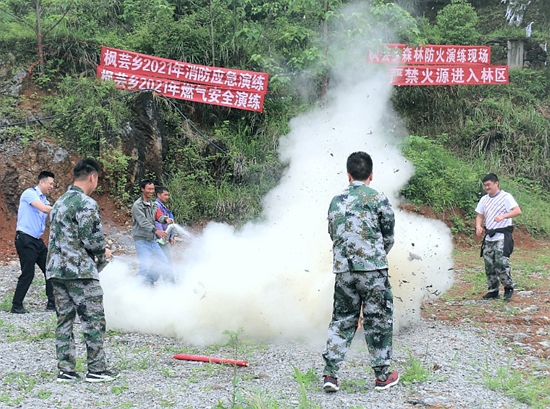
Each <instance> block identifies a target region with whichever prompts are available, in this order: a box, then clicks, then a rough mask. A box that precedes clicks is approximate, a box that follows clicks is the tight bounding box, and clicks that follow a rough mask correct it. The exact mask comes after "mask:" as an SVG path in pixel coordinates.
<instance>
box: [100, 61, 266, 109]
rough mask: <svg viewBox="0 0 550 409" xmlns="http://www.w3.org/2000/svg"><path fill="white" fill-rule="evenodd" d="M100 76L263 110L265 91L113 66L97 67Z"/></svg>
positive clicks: (175, 95)
mask: <svg viewBox="0 0 550 409" xmlns="http://www.w3.org/2000/svg"><path fill="white" fill-rule="evenodd" d="M97 77H98V78H100V79H102V80H104V81H110V80H112V81H114V82H115V84H116V87H117V88H120V89H128V90H154V91H155V92H157V93H159V94H160V95H163V96H165V97H168V98H176V99H182V100H186V101H192V102H200V103H204V104H211V105H219V106H225V107H228V108H237V109H244V110H248V111H257V112H262V110H263V103H264V97H265V92H263V93H262V92H253V91H240V90H239V89H230V88H221V87H214V86H209V85H203V84H192V83H189V82H183V81H173V80H171V79H168V78H158V77H152V76H146V75H136V74H134V73H132V72H131V71H126V70H121V69H116V68H113V67H109V68H107V67H103V66H98V67H97Z"/></svg>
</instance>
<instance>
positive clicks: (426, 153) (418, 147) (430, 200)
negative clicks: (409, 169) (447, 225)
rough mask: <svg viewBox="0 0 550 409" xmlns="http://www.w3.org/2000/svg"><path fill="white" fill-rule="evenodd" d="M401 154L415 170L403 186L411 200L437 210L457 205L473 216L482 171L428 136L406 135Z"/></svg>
mask: <svg viewBox="0 0 550 409" xmlns="http://www.w3.org/2000/svg"><path fill="white" fill-rule="evenodd" d="M403 153H404V155H405V156H406V157H407V159H409V160H410V161H411V162H412V163H413V164H414V166H415V168H416V172H415V174H414V175H413V176H412V177H411V179H410V180H409V182H408V184H407V186H405V187H404V188H403V189H402V192H401V193H402V194H403V196H404V197H405V198H406V199H408V200H409V201H410V202H412V203H414V204H419V205H429V206H432V207H433V208H434V210H436V211H444V210H448V209H453V208H454V207H458V208H460V209H462V210H463V211H464V212H465V214H466V215H469V216H473V215H474V213H473V211H474V208H475V205H476V203H477V201H478V200H479V192H480V191H481V184H480V180H481V178H482V177H483V176H484V173H483V172H480V171H479V170H476V169H474V167H473V166H472V165H468V164H466V163H464V162H461V161H459V160H458V159H457V158H456V157H455V156H454V155H452V153H450V152H449V151H446V150H445V149H444V148H443V147H441V146H440V145H438V144H437V143H436V142H433V141H431V140H429V139H426V138H423V137H420V136H410V137H408V138H407V139H406V140H405V142H404V146H403Z"/></svg>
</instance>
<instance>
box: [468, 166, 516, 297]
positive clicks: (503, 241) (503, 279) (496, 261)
mask: <svg viewBox="0 0 550 409" xmlns="http://www.w3.org/2000/svg"><path fill="white" fill-rule="evenodd" d="M483 187H484V189H485V191H486V192H487V194H486V195H485V196H483V197H482V198H481V200H480V201H479V203H478V205H477V207H476V213H477V217H476V234H477V235H478V236H481V235H482V234H483V233H484V232H485V237H484V238H483V243H482V246H481V255H482V256H483V260H484V261H485V274H486V275H487V288H488V291H487V294H485V295H484V296H483V298H484V299H491V298H499V295H498V292H499V287H500V284H502V285H503V286H504V300H505V301H509V300H510V299H511V298H512V295H513V294H514V281H513V280H512V276H511V274H510V254H512V251H514V240H513V238H512V232H513V231H514V226H512V218H514V217H516V216H519V215H520V214H521V209H520V207H519V205H518V204H517V202H516V200H515V199H514V197H513V196H512V195H511V194H510V193H507V192H505V191H504V190H500V187H499V182H498V177H497V175H495V174H494V173H489V174H488V175H486V176H485V177H484V178H483ZM483 220H485V228H483V227H482V223H483Z"/></svg>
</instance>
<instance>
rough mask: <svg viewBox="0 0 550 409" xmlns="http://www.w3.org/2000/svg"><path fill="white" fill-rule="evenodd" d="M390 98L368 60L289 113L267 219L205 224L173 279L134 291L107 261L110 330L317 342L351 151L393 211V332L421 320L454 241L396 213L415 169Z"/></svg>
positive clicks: (328, 303) (427, 223)
mask: <svg viewBox="0 0 550 409" xmlns="http://www.w3.org/2000/svg"><path fill="white" fill-rule="evenodd" d="M364 55H366V54H364ZM346 78H353V81H349V80H346ZM390 95H391V85H389V80H388V78H387V76H386V74H385V71H376V70H373V69H369V68H368V67H365V66H363V67H362V70H361V71H360V72H355V73H353V75H351V76H349V75H343V76H342V79H341V81H340V82H339V85H338V87H337V88H335V89H331V90H330V99H329V101H327V103H326V104H325V106H324V107H322V108H317V109H316V110H314V111H311V112H309V113H306V114H303V115H300V116H299V117H297V118H294V119H293V120H292V121H291V123H290V129H291V131H290V132H289V134H288V135H286V136H284V137H283V138H282V139H281V141H280V152H279V153H280V157H281V159H282V160H283V161H285V162H288V164H289V165H288V168H287V170H286V172H285V173H284V175H283V177H282V178H281V181H280V183H279V185H278V186H276V187H275V188H274V189H273V190H272V191H271V192H269V193H268V195H267V196H266V197H265V198H264V214H263V216H264V217H263V218H262V221H258V222H251V223H248V224H247V225H245V226H244V227H243V228H242V229H240V230H239V231H236V230H235V229H234V228H233V227H231V226H228V225H225V224H220V223H210V224H208V225H207V226H206V228H205V229H204V231H203V232H202V234H201V235H200V236H199V237H195V238H194V239H193V240H192V241H190V242H189V245H188V246H187V247H186V248H185V250H184V251H183V252H182V253H181V254H175V255H174V258H175V259H177V260H178V261H175V263H174V268H175V270H176V272H177V274H178V277H179V280H178V283H177V284H176V285H175V286H170V285H162V284H161V285H158V286H156V287H155V288H147V287H144V286H141V285H140V284H139V282H138V280H137V279H136V278H135V277H133V276H132V274H131V273H130V268H129V267H128V265H127V263H124V262H122V261H114V262H113V263H111V264H110V265H109V266H108V267H106V268H105V270H104V271H103V272H102V273H101V282H102V285H103V288H104V291H105V311H106V315H107V323H108V326H109V327H110V328H119V329H123V330H129V331H140V332H152V333H159V334H165V335H169V336H177V337H180V338H182V339H184V340H185V341H187V342H191V343H195V344H209V343H215V342H220V341H221V340H224V339H226V336H224V335H222V332H223V331H225V330H230V331H236V330H238V329H239V328H241V327H242V328H244V330H245V333H246V335H247V336H248V337H254V338H258V339H268V340H274V339H288V338H295V337H300V338H303V339H310V340H312V341H315V342H324V339H325V336H326V331H327V327H328V323H329V321H330V316H331V311H332V288H333V285H334V275H333V274H332V272H331V271H332V253H331V250H332V243H331V241H330V238H329V235H328V233H327V221H326V216H327V210H328V205H329V203H330V200H331V198H332V197H333V196H334V195H336V194H338V193H340V192H341V191H342V190H343V189H344V188H345V187H346V186H347V183H348V182H347V175H346V170H345V163H346V159H347V157H348V155H349V154H350V153H352V152H355V151H359V150H362V151H366V152H368V153H369V154H371V156H372V157H373V161H374V180H373V182H372V183H371V187H373V188H374V189H377V190H379V191H382V192H384V193H385V194H386V195H387V196H388V198H389V199H390V202H391V203H392V204H393V206H394V210H395V212H396V244H395V246H394V248H393V249H392V251H391V252H390V254H389V260H390V275H391V282H392V286H393V290H394V297H395V328H396V330H398V329H399V328H400V327H403V326H406V325H408V324H410V323H412V322H414V321H415V320H417V319H418V318H419V314H420V304H421V301H422V300H423V299H424V298H426V297H429V296H433V295H434V294H440V293H441V292H444V291H445V290H446V289H448V288H449V287H450V285H451V283H452V271H451V270H450V269H451V268H452V260H451V252H452V242H451V236H450V232H449V229H448V228H447V227H446V226H445V225H444V224H443V223H441V222H439V221H434V220H428V219H425V218H423V217H420V216H417V215H413V214H409V213H406V212H404V211H402V210H400V209H399V208H398V205H399V197H398V193H399V190H400V189H401V188H402V187H403V186H404V185H405V184H406V183H407V180H408V179H409V178H410V177H411V175H412V174H413V172H414V170H413V168H412V166H411V164H410V163H409V162H407V160H406V159H404V157H403V156H402V155H401V153H400V150H399V149H398V147H397V139H396V137H395V136H394V135H395V132H389V131H390V130H395V129H399V126H398V124H399V123H400V121H399V119H398V118H397V117H395V116H394V115H393V114H392V112H391V108H390V105H389V99H390Z"/></svg>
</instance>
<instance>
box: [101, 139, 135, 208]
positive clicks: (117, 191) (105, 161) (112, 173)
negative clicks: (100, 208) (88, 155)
mask: <svg viewBox="0 0 550 409" xmlns="http://www.w3.org/2000/svg"><path fill="white" fill-rule="evenodd" d="M130 159H131V157H129V156H128V155H124V154H123V153H122V152H121V151H120V150H118V149H116V148H110V149H108V148H107V149H104V150H103V152H102V155H101V157H100V158H99V161H100V162H101V164H102V165H103V171H104V172H105V182H106V183H107V185H108V186H109V187H110V191H111V193H112V194H113V195H114V196H115V197H116V198H117V200H119V201H121V202H122V203H127V202H129V201H130V199H131V197H130V194H129V192H128V191H127V190H126V185H127V180H126V179H127V178H126V175H127V174H128V165H129V163H130Z"/></svg>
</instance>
